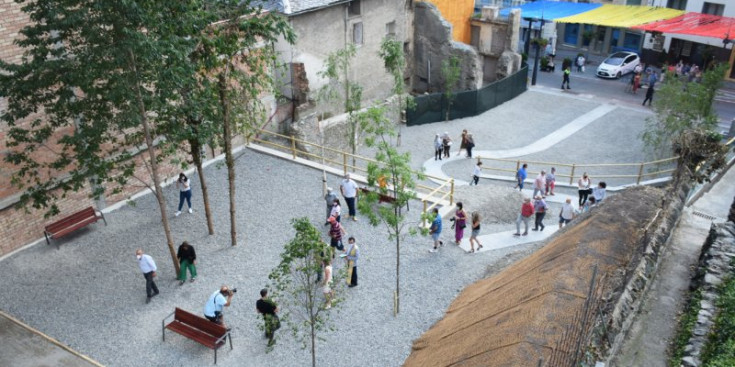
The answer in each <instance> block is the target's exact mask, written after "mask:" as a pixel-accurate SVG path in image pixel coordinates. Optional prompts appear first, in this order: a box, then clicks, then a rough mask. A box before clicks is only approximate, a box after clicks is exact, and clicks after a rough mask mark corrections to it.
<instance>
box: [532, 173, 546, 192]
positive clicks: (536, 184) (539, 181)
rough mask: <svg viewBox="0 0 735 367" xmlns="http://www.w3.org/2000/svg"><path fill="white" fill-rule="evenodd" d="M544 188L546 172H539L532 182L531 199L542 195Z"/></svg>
mask: <svg viewBox="0 0 735 367" xmlns="http://www.w3.org/2000/svg"><path fill="white" fill-rule="evenodd" d="M545 188H546V171H545V170H541V172H539V174H538V176H536V179H535V180H533V195H532V196H533V197H534V198H535V197H536V196H537V195H541V196H543V195H544V189H545Z"/></svg>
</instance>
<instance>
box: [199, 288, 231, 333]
mask: <svg viewBox="0 0 735 367" xmlns="http://www.w3.org/2000/svg"><path fill="white" fill-rule="evenodd" d="M233 294H235V290H234V289H233V290H230V288H228V287H227V286H226V285H223V286H222V287H220V289H219V290H217V291H214V293H212V295H211V296H209V299H208V300H207V304H205V305H204V317H206V318H207V320H209V321H211V322H214V323H215V324H220V325H222V326H225V320H224V316H222V311H223V310H224V308H225V307H230V303H232V295H233Z"/></svg>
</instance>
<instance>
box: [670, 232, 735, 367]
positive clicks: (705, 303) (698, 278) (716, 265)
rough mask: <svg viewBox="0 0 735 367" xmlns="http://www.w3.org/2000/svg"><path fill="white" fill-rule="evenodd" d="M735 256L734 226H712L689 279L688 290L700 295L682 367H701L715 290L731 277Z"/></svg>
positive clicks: (713, 306) (715, 311) (711, 322)
mask: <svg viewBox="0 0 735 367" xmlns="http://www.w3.org/2000/svg"><path fill="white" fill-rule="evenodd" d="M733 257H735V223H732V222H727V223H720V224H712V227H711V228H710V231H709V236H708V237H707V240H706V241H705V242H704V246H702V253H701V255H700V256H699V264H698V266H697V273H696V275H695V276H694V278H693V279H692V283H691V285H690V287H689V288H690V290H691V291H695V290H697V289H699V290H701V292H702V300H701V301H700V303H699V312H698V314H697V322H696V323H695V324H694V327H693V329H692V336H691V338H689V342H688V343H687V345H686V347H684V357H683V358H682V366H685V367H698V366H700V365H701V360H700V356H701V352H702V348H703V347H704V345H705V343H706V342H707V338H708V336H709V334H710V332H711V330H712V326H713V325H714V318H715V315H716V314H717V309H716V307H715V304H716V303H717V299H718V294H717V287H718V286H719V285H720V284H721V283H722V281H723V279H724V278H725V277H726V276H727V275H728V274H732V273H733V271H735V269H734V268H733V267H732V266H731V263H732V259H733Z"/></svg>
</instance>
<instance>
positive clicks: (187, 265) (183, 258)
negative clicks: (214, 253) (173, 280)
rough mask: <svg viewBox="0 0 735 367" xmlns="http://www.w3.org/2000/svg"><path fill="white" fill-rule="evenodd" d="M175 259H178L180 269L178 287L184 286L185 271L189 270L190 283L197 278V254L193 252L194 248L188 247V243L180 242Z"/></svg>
mask: <svg viewBox="0 0 735 367" xmlns="http://www.w3.org/2000/svg"><path fill="white" fill-rule="evenodd" d="M176 257H178V258H179V264H180V268H181V270H180V272H179V285H184V282H186V269H189V273H191V281H192V282H193V281H194V279H196V278H197V267H196V263H197V253H196V251H194V246H192V245H190V244H189V242H186V241H184V242H182V243H181V246H179V251H178V253H177V254H176Z"/></svg>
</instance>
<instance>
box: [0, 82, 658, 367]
mask: <svg viewBox="0 0 735 367" xmlns="http://www.w3.org/2000/svg"><path fill="white" fill-rule="evenodd" d="M590 114H592V115H590ZM598 115H599V116H598ZM648 115H649V114H648V112H646V111H642V110H641V111H638V110H636V109H632V108H629V107H627V106H617V105H610V104H608V103H600V102H598V101H595V100H594V99H589V98H580V97H578V96H569V95H563V94H560V93H557V94H555V93H547V92H544V91H542V90H532V91H529V92H527V93H524V94H523V95H521V96H520V97H518V98H516V99H515V100H513V101H510V102H508V103H506V104H503V105H501V106H499V107H498V108H496V109H493V110H491V111H488V112H486V113H485V114H483V115H480V116H476V117H473V118H468V119H462V120H458V121H452V122H450V123H444V122H438V123H434V124H428V125H422V126H416V127H410V128H405V127H404V128H403V142H402V143H403V144H402V147H401V149H403V150H406V151H411V152H412V155H413V161H412V164H413V165H414V166H415V167H416V168H420V167H422V166H423V165H424V163H425V162H426V161H427V159H428V158H429V157H431V156H432V139H433V137H434V134H435V133H437V132H444V131H448V132H449V133H450V134H451V135H452V136H453V137H455V139H456V138H458V137H459V133H460V132H461V130H462V129H463V128H466V129H469V130H470V131H471V132H473V133H474V134H475V139H476V142H477V146H478V148H477V150H478V151H481V150H487V151H496V152H497V151H499V150H514V149H516V153H514V154H518V156H519V157H524V156H525V155H524V153H532V154H542V155H543V154H546V155H548V156H549V157H555V159H564V158H565V157H566V154H570V155H572V154H582V156H583V157H584V158H589V160H590V161H592V162H596V163H612V162H619V161H620V159H630V160H634V161H635V160H637V159H640V158H642V153H640V152H636V149H637V148H639V147H640V145H639V143H637V141H632V138H631V137H632V136H635V134H636V132H637V131H639V129H640V128H641V127H642V126H643V121H644V119H645V118H646V117H647V116H648ZM585 116H586V117H585ZM621 116H622V117H624V118H621ZM593 117H594V118H593ZM580 119H581V120H580ZM575 121H577V122H576V123H575V125H572V127H575V128H574V129H573V128H572V127H567V128H566V130H564V129H565V126H568V125H569V124H570V123H573V122H575ZM616 124H619V125H616ZM609 125H612V126H609ZM615 126H619V128H615ZM560 129H561V131H560ZM636 129H638V130H636ZM597 132H601V133H597ZM554 134H556V135H554ZM585 134H586V135H585ZM549 136H552V138H549ZM554 136H556V138H553V137H554ZM591 137H592V138H591ZM611 141H612V142H611ZM539 142H541V143H539ZM604 144H609V145H604ZM528 146H532V147H534V146H535V147H536V148H535V149H534V150H529V151H528V152H524V151H518V150H517V149H518V148H523V147H528ZM601 146H602V147H605V149H599V147H601ZM570 147H573V148H574V149H571V151H570ZM613 148H615V149H617V151H616V152H611V151H609V149H613ZM621 151H624V153H621ZM365 152H369V150H367V149H365V150H364V151H363V154H364V155H368V154H366V153H365ZM580 152H581V153H580ZM616 153H617V154H616ZM453 154H456V150H455V151H453ZM575 157H576V156H575ZM463 165H466V167H464V166H463ZM471 166H472V160H468V159H455V160H453V161H451V162H448V163H447V164H445V165H444V166H443V167H441V168H440V169H441V172H443V174H446V175H449V176H451V177H455V178H457V179H458V180H461V179H463V178H464V179H466V178H468V177H469V174H470V172H471ZM236 169H237V180H238V181H237V182H238V184H237V187H238V192H237V199H236V202H237V203H238V209H237V210H238V217H237V222H238V225H239V228H238V238H239V241H240V243H239V245H238V246H237V247H231V246H229V208H228V197H227V174H226V170H225V169H224V168H218V165H216V164H215V165H210V166H209V167H208V168H206V169H205V170H206V175H207V179H208V185H209V190H210V195H211V206H212V209H213V214H214V219H215V230H216V234H215V235H214V236H209V235H208V234H207V232H206V223H205V219H204V211H203V209H202V208H201V205H202V203H201V198H200V197H199V195H200V190H199V184H198V179H197V177H196V175H191V177H192V178H193V182H192V187H193V193H194V197H193V204H194V210H195V211H194V213H193V214H188V213H184V214H182V215H181V216H180V217H173V214H172V218H170V219H171V223H172V224H171V225H172V231H173V236H174V239H175V241H176V245H178V244H180V243H181V241H184V240H186V241H189V242H190V243H191V244H192V245H194V246H195V248H196V250H197V255H198V259H199V260H198V262H199V265H198V270H199V273H200V275H199V277H198V280H197V281H196V282H195V283H187V284H185V285H184V286H181V287H180V286H179V285H178V282H177V281H176V280H175V274H173V265H172V263H171V259H170V255H169V253H168V249H167V248H166V245H165V237H164V235H163V230H162V228H161V225H160V215H159V212H158V207H157V204H156V202H155V200H154V197H153V196H152V195H146V196H142V197H140V198H138V199H137V200H135V205H126V206H123V207H122V208H120V209H118V210H115V211H113V212H111V213H109V214H107V215H106V217H107V221H108V223H109V225H108V226H104V225H103V224H101V223H98V224H95V225H92V226H89V227H87V228H86V229H84V230H81V231H79V232H77V233H76V234H75V235H73V236H70V237H68V238H66V239H64V240H62V241H61V246H60V249H58V250H57V249H56V248H55V246H46V245H45V244H39V245H35V246H31V247H28V248H26V249H24V250H22V251H19V252H17V253H15V254H13V255H12V256H10V257H8V258H5V259H4V260H2V262H0V289H3V296H2V297H0V310H3V311H5V312H7V313H9V314H11V315H13V316H14V317H17V318H19V319H20V320H22V321H23V322H25V323H27V324H29V325H31V326H33V327H35V328H37V329H39V330H40V331H42V332H44V333H46V334H48V335H50V336H52V337H54V338H56V339H58V340H59V341H60V342H61V343H64V344H66V345H68V346H70V347H71V348H73V349H75V350H77V351H79V352H81V353H83V354H85V355H88V356H90V357H91V358H92V359H94V360H97V361H99V362H100V363H102V364H104V365H107V366H151V365H152V366H169V365H179V366H201V365H210V364H211V363H212V351H211V350H209V349H207V348H204V347H202V346H200V345H198V344H197V343H195V342H193V341H191V340H188V339H185V338H183V337H181V336H178V335H175V334H169V335H170V337H167V338H166V341H165V342H162V341H161V329H160V325H161V320H162V319H163V318H164V317H165V316H166V315H168V314H169V313H170V312H171V311H173V309H174V307H181V308H184V309H186V310H188V311H191V312H193V313H197V314H199V313H201V312H202V309H203V306H204V302H205V301H206V299H207V297H208V296H209V295H210V294H211V293H212V292H213V291H214V290H215V289H217V288H218V287H219V286H220V285H221V284H228V285H230V286H232V287H237V288H238V290H239V291H238V293H237V294H236V295H235V297H234V299H233V304H232V306H231V307H229V308H227V309H226V311H225V320H226V322H227V323H228V324H229V325H231V326H233V345H234V350H232V351H230V350H228V349H227V348H224V349H222V350H221V351H220V353H219V356H218V365H222V366H240V365H248V366H302V365H307V364H308V361H310V357H309V352H308V350H304V349H301V345H300V344H299V343H298V342H297V341H296V340H294V338H293V337H292V336H291V335H290V334H289V332H288V329H287V328H286V327H284V328H282V329H281V330H280V331H279V332H278V336H279V339H278V342H277V345H276V347H275V349H274V350H273V351H272V352H270V353H266V347H265V344H266V340H265V339H264V338H263V336H262V332H261V331H260V329H259V328H258V325H259V323H261V320H260V318H259V317H258V315H257V314H256V313H255V307H254V304H255V300H256V299H257V298H258V294H257V293H258V290H260V289H261V288H262V287H264V286H266V285H267V283H268V279H267V276H268V273H269V271H270V270H271V269H272V268H273V267H274V266H275V265H276V264H277V263H278V261H279V255H280V252H281V249H282V246H283V244H285V243H286V242H288V241H289V240H290V239H291V238H292V236H293V230H292V228H291V225H290V220H291V219H292V218H295V217H302V216H306V217H308V218H309V219H311V221H312V223H314V224H315V225H318V226H319V228H324V227H322V226H321V224H322V223H323V219H324V218H323V215H324V200H323V198H322V187H321V172H320V171H318V170H315V169H313V168H308V167H304V166H300V165H297V164H295V163H293V162H289V161H287V160H282V159H278V158H275V157H272V156H269V155H266V154H261V153H257V152H254V151H252V150H249V149H243V150H242V151H241V152H240V153H239V156H238V159H237V167H236ZM339 180H340V178H338V177H336V176H329V178H328V181H329V185H330V186H333V187H335V188H337V187H338V182H339ZM509 186H510V184H509V183H507V182H503V181H493V180H486V179H483V180H482V181H481V187H479V188H478V190H509V188H508V187H509ZM480 193H481V191H478V194H480ZM560 193H561V194H569V195H573V194H575V192H574V190H568V191H566V192H565V191H564V190H563V189H562V190H560ZM166 195H167V200H168V206H169V209H170V213H173V208H174V206H175V205H176V203H177V201H178V192H177V191H176V189H175V188H174V187H168V188H166ZM561 198H563V196H560V199H561ZM552 204H553V205H558V203H552ZM420 207H421V206H420V203H419V202H416V203H412V204H411V208H412V210H411V211H410V212H409V217H410V218H409V221H411V222H413V223H415V224H416V225H418V223H419V214H420V213H419V209H418V208H420ZM518 207H520V203H519V204H518ZM414 208H416V209H414ZM555 208H558V206H557V207H554V209H553V210H554V211H556V210H557V209H555ZM344 209H345V211H346V207H345V208H344ZM467 209H468V211H472V208H467ZM497 210H518V208H497ZM550 217H551V218H549V219H547V221H546V223H547V230H549V231H548V232H544V234H543V235H542V234H540V233H536V234H534V235H533V236H528V237H526V238H524V239H523V240H516V239H513V238H512V236H509V237H508V238H506V237H505V236H504V234H498V233H497V232H505V231H509V230H511V229H514V227H515V225H514V224H513V223H510V222H509V223H500V224H494V225H492V226H485V225H483V234H484V235H486V236H488V237H487V238H488V242H485V244H486V248H485V249H483V251H482V252H480V253H478V254H468V253H466V251H464V249H463V248H459V247H457V246H454V245H451V244H449V243H450V242H451V239H452V233H451V232H452V231H451V230H450V229H449V225H450V223H449V222H448V221H445V230H444V233H443V235H442V237H443V240H444V242H445V246H444V247H443V248H442V249H441V250H440V252H439V253H438V254H431V253H429V252H428V251H427V250H428V249H429V248H430V246H431V240H430V238H428V237H421V236H417V237H407V238H406V240H405V242H404V244H403V247H402V253H401V256H402V257H401V264H402V267H401V274H402V283H401V284H402V289H401V292H402V295H401V305H402V307H401V313H400V314H399V315H398V317H395V318H394V317H393V314H392V294H393V290H394V286H395V278H394V276H395V275H394V274H395V245H394V244H393V242H391V241H389V240H388V239H387V234H386V231H385V229H384V228H383V227H376V228H373V227H370V226H369V224H368V223H367V221H366V220H365V219H364V218H363V220H360V221H358V222H352V221H345V229H346V230H347V232H348V235H352V236H355V237H356V238H357V243H358V244H359V245H360V246H361V259H360V266H359V274H360V280H359V284H360V285H359V286H358V287H356V288H353V289H345V290H344V293H343V296H344V297H345V302H344V303H343V304H341V305H340V306H339V307H338V308H334V309H332V310H331V311H330V315H331V318H332V321H333V325H334V326H335V327H336V330H335V331H330V332H325V333H323V334H322V335H321V336H322V337H323V338H324V340H323V341H320V342H319V345H318V347H317V354H318V355H317V362H318V365H320V366H345V365H349V364H353V365H360V366H380V367H383V366H399V365H401V364H402V363H403V361H404V360H405V358H406V357H407V356H408V354H409V353H410V349H411V343H412V342H413V340H414V339H416V338H417V337H419V336H420V335H421V334H422V333H423V332H424V331H426V330H427V329H428V328H429V327H430V326H431V325H433V324H434V323H435V322H436V321H438V320H439V319H440V318H441V317H442V316H443V314H444V311H445V310H446V307H447V306H448V305H449V304H450V302H451V301H452V300H453V299H454V297H455V296H456V294H457V293H458V292H459V291H460V290H461V289H463V288H464V287H465V286H466V285H468V284H470V283H472V282H474V281H476V280H477V279H479V278H481V277H483V276H485V274H486V272H487V270H488V268H490V267H492V266H493V265H494V264H496V262H497V261H498V260H500V259H504V258H505V257H506V256H508V255H509V254H513V253H519V252H520V253H527V252H528V251H530V250H533V249H535V248H537V246H538V242H539V241H541V240H543V238H544V237H545V236H548V235H551V234H552V232H554V231H551V230H550V229H552V227H555V226H556V223H555V221H554V220H553V218H555V216H553V215H552V216H550ZM324 232H325V239H326V230H325V231H324ZM466 232H469V231H466ZM39 234H40V232H39ZM467 234H468V233H467ZM490 238H493V239H494V240H490ZM465 242H466V240H465ZM464 246H465V244H464V243H463V246H462V247H464ZM138 247H142V248H144V249H145V250H146V252H147V253H148V254H150V255H151V256H153V257H154V258H155V259H156V261H157V263H158V266H159V277H158V279H157V282H158V285H159V288H160V289H161V295H160V296H158V297H155V298H154V299H153V300H152V302H151V303H150V304H147V305H146V304H145V282H144V279H143V276H142V275H141V274H140V272H139V269H138V266H137V262H136V260H135V257H134V251H135V249H136V248H138ZM342 266H344V265H343V264H342V262H341V261H337V262H336V267H338V268H341V267H342ZM355 361H359V363H357V362H355Z"/></svg>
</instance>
